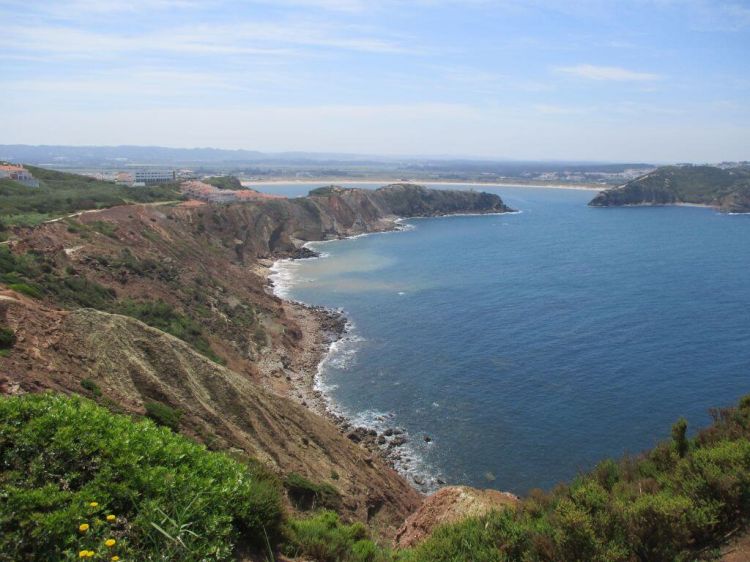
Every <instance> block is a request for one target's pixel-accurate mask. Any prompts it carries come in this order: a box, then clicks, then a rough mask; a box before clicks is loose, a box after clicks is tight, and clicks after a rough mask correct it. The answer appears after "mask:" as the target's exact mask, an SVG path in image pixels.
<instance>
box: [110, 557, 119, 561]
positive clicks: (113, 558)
mask: <svg viewBox="0 0 750 562" xmlns="http://www.w3.org/2000/svg"><path fill="white" fill-rule="evenodd" d="M119 559H120V557H119V556H113V557H112V558H110V560H112V562H117V561H118V560H119Z"/></svg>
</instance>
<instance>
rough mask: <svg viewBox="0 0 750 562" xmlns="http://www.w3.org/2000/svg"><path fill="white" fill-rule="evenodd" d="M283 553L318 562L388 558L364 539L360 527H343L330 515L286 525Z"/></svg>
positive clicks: (377, 561)
mask: <svg viewBox="0 0 750 562" xmlns="http://www.w3.org/2000/svg"><path fill="white" fill-rule="evenodd" d="M286 535H287V542H286V545H285V547H284V550H285V552H286V554H287V555H288V556H294V557H299V556H304V557H307V558H310V559H312V560H316V561H318V562H380V561H385V560H389V559H390V557H389V555H388V554H387V553H386V552H385V551H383V550H382V549H379V548H378V547H377V546H376V545H375V544H374V543H373V542H372V541H370V540H369V539H368V537H367V530H366V529H365V526H364V525H362V523H354V524H352V525H346V524H343V523H341V521H339V517H338V515H336V514H335V513H334V512H332V511H322V512H320V513H318V514H316V515H314V516H312V517H310V518H307V519H295V520H291V521H289V523H288V525H287V529H286Z"/></svg>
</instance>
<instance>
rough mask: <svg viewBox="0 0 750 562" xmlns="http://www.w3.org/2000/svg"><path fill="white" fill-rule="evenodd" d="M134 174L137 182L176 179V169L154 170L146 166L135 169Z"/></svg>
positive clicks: (144, 182)
mask: <svg viewBox="0 0 750 562" xmlns="http://www.w3.org/2000/svg"><path fill="white" fill-rule="evenodd" d="M132 174H133V180H134V181H135V183H137V184H138V183H143V184H146V185H148V184H150V183H164V182H168V181H174V180H175V178H176V174H175V171H174V170H152V169H148V168H145V169H142V170H135V171H134V172H132Z"/></svg>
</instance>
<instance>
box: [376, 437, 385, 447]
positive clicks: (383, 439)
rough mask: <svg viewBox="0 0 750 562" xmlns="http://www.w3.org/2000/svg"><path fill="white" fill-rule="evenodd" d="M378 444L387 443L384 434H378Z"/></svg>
mask: <svg viewBox="0 0 750 562" xmlns="http://www.w3.org/2000/svg"><path fill="white" fill-rule="evenodd" d="M378 445H385V437H384V436H382V435H379V436H378Z"/></svg>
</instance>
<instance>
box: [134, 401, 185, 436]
mask: <svg viewBox="0 0 750 562" xmlns="http://www.w3.org/2000/svg"><path fill="white" fill-rule="evenodd" d="M143 406H144V407H145V408H146V417H147V418H149V419H150V420H153V421H155V422H156V423H158V424H159V425H163V426H164V427H168V428H169V429H171V430H172V431H175V432H177V431H179V429H180V420H181V419H182V412H180V411H179V410H175V409H174V408H171V407H169V406H167V405H166V404H162V403H161V402H146V403H145V404H144V405H143Z"/></svg>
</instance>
